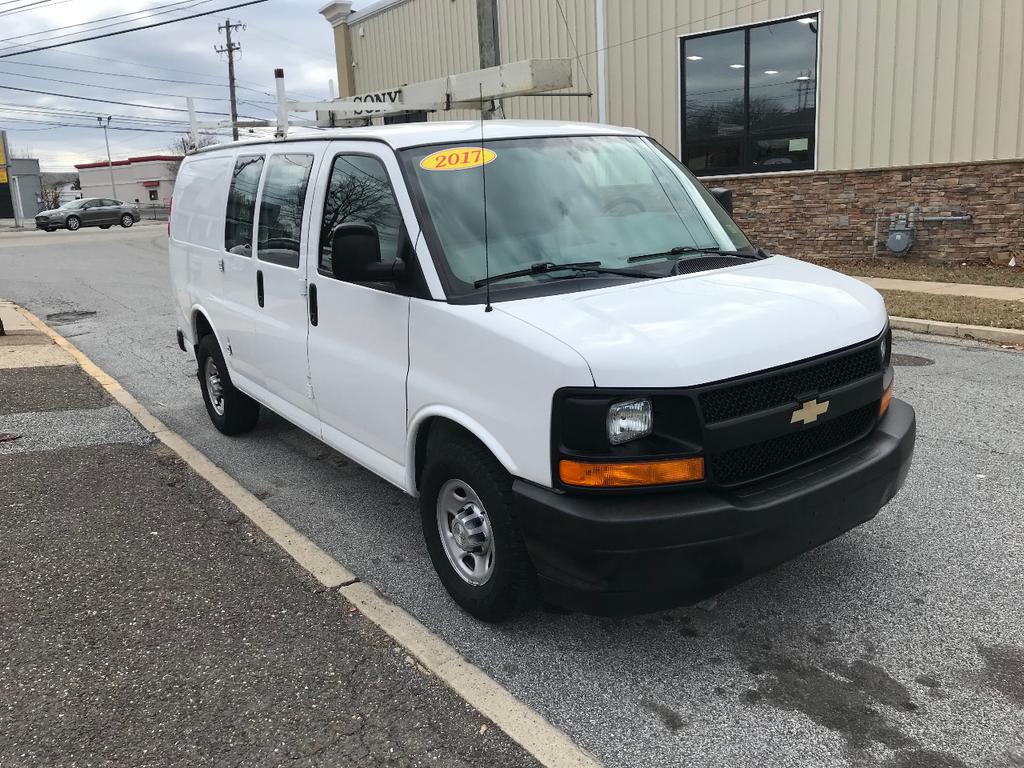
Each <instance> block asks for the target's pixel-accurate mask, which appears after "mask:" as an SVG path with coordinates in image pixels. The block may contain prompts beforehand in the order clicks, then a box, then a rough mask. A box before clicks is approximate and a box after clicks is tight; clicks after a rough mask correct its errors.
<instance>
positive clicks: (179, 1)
mask: <svg viewBox="0 0 1024 768" xmlns="http://www.w3.org/2000/svg"><path fill="white" fill-rule="evenodd" d="M212 1H213V0H176V2H173V3H167V4H166V5H157V6H154V7H152V8H140V9H139V10H137V11H129V12H128V13H118V14H116V15H114V16H103V17H102V18H99V19H90V20H89V21H80V22H78V23H77V24H66V25H64V26H62V27H53V28H52V29H42V30H39V31H38V32H24V33H22V34H20V35H15V36H14V37H4V38H0V43H9V42H10V41H11V40H21V39H22V38H24V37H39V36H42V35H48V34H50V33H51V32H61V31H63V30H65V29H71V28H72V27H87V26H89V25H91V24H99V23H100V22H101V21H110V20H111V19H121V18H124V17H125V16H137V15H138V14H140V13H147V12H148V11H158V13H154V14H153V16H159V15H161V14H163V13H171V11H164V10H160V9H162V8H171V6H182V5H185V6H189V7H194V6H195V5H198V4H201V3H204V2H205V3H209V2H212ZM190 4H191V5H190ZM173 10H187V9H186V8H180V7H178V8H175V9H173ZM144 18H152V16H147V17H144ZM134 21H141V19H134ZM127 23H128V22H126V21H120V22H117V24H127ZM117 24H108V25H107V26H110V27H116V26H117ZM96 29H104V27H94V28H93V29H89V30H82V31H83V32H84V31H88V32H95V31H96ZM73 34H80V33H73ZM69 36H70V35H60V37H69ZM21 45H29V43H16V44H15V45H14V46H13V47H15V48H17V47H19V46H21Z"/></svg>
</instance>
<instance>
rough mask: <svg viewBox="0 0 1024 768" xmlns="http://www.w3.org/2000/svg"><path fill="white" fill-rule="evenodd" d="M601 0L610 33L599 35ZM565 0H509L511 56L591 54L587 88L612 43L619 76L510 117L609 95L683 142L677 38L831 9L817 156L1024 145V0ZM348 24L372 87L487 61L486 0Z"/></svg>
mask: <svg viewBox="0 0 1024 768" xmlns="http://www.w3.org/2000/svg"><path fill="white" fill-rule="evenodd" d="M600 5H603V6H604V7H605V13H606V20H605V25H604V26H605V29H604V40H598V39H597V37H598V21H597V9H598V7H599V6H600ZM561 6H562V8H563V10H564V12H565V15H566V17H567V20H568V24H566V22H565V20H563V19H562V17H561V14H560V13H559V11H558V5H557V4H556V3H555V2H554V0H499V5H498V7H499V19H500V33H499V36H500V38H501V57H502V60H503V61H513V60H516V59H521V58H529V57H548V56H565V57H570V58H573V59H576V58H577V55H578V57H579V61H577V62H576V63H575V64H574V68H573V76H574V78H575V79H576V86H575V87H576V89H577V90H586V89H587V88H588V83H589V89H590V90H594V91H595V92H596V91H597V89H598V81H599V71H598V69H599V68H598V59H599V57H598V54H597V50H598V49H599V48H604V49H605V51H604V55H605V57H606V64H605V67H604V70H605V75H606V77H607V89H606V91H605V93H604V94H603V95H602V94H596V95H595V97H594V98H593V99H589V100H588V99H576V98H551V97H526V98H518V99H509V100H507V101H506V115H507V116H509V117H541V118H550V119H591V120H594V121H597V120H598V116H599V101H600V99H602V98H603V99H604V100H605V101H606V103H607V110H608V112H607V115H608V122H611V123H613V124H620V125H629V126H636V127H638V128H641V129H643V130H645V131H647V132H648V133H650V134H651V135H652V136H654V137H655V138H656V139H658V140H659V141H660V142H661V143H662V144H664V145H665V146H667V147H669V148H670V149H672V150H674V151H675V152H676V153H677V154H678V153H679V149H680V147H679V108H680V105H679V94H680V89H679V36H680V35H688V34H693V33H698V32H706V31H712V30H715V29H721V28H725V27H731V26H737V25H745V24H751V23H757V22H761V21H769V20H771V19H777V18H782V17H786V16H792V15H797V14H801V13H807V12H812V11H819V12H820V14H821V15H820V31H819V39H820V56H819V61H818V67H819V72H818V80H819V99H818V141H817V142H816V144H817V149H818V162H817V166H816V167H817V168H818V169H819V170H834V169H852V168H874V167H884V166H901V165H918V164H926V163H949V162H960V161H964V162H966V161H971V160H993V159H1009V158H1019V157H1022V156H1024V95H1022V89H1021V80H1022V77H1024V3H1022V2H1021V0H753V2H751V0H686V1H685V2H683V1H682V0H561ZM350 27H351V31H352V46H353V51H354V59H355V61H356V63H357V66H356V68H355V73H356V75H355V78H356V90H357V91H358V92H365V91H368V90H377V89H381V88H387V87H393V86H395V85H399V84H401V83H404V82H412V81H416V80H427V79H431V78H435V77H442V76H444V75H447V74H450V73H454V72H462V71H467V70H472V69H477V68H478V66H479V57H478V54H477V34H476V10H475V0H409V2H405V3H398V4H395V5H392V6H390V7H387V8H385V9H384V10H382V11H381V12H379V13H376V14H373V15H370V16H368V17H367V18H365V20H361V19H360V15H359V14H356V15H355V16H354V17H353V21H352V23H351V24H350ZM360 29H362V30H363V32H364V34H363V36H360V34H359V31H360ZM570 33H571V34H570ZM570 36H571V38H572V42H570ZM573 43H575V45H573ZM455 116H456V115H455V114H454V113H453V114H451V115H449V117H455ZM458 117H464V115H462V114H460V115H458Z"/></svg>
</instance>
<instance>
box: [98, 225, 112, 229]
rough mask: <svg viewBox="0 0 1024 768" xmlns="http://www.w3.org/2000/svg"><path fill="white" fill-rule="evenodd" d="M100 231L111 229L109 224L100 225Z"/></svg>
mask: <svg viewBox="0 0 1024 768" xmlns="http://www.w3.org/2000/svg"><path fill="white" fill-rule="evenodd" d="M100 229H110V225H109V224H100Z"/></svg>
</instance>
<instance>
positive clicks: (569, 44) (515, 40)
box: [498, 0, 598, 122]
mask: <svg viewBox="0 0 1024 768" xmlns="http://www.w3.org/2000/svg"><path fill="white" fill-rule="evenodd" d="M563 14H564V18H563ZM498 21H499V30H500V31H499V35H498V36H499V41H500V44H501V60H502V61H506V62H507V61H519V60H521V59H556V58H568V59H572V60H573V64H572V79H573V87H572V91H573V92H574V93H583V92H592V93H594V95H593V96H592V97H590V98H586V97H583V96H565V97H551V96H520V97H517V98H512V99H505V100H504V108H505V117H508V118H518V119H528V120H583V121H587V122H597V120H598V104H597V93H596V90H597V57H596V56H594V55H590V56H584V55H583V54H585V53H586V52H587V51H592V50H593V49H594V48H595V47H596V45H595V42H594V41H595V39H596V36H597V17H596V15H595V3H594V0H498Z"/></svg>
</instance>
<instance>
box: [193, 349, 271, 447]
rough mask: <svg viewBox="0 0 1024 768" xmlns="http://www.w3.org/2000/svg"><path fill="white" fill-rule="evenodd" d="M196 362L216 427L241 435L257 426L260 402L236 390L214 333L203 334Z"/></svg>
mask: <svg viewBox="0 0 1024 768" xmlns="http://www.w3.org/2000/svg"><path fill="white" fill-rule="evenodd" d="M196 361H197V362H198V363H199V386H200V388H201V389H202V390H203V401H204V402H205V403H206V412H207V413H208V414H209V415H210V421H212V422H213V426H215V427H216V428H217V429H219V430H220V431H221V432H223V433H224V434H225V435H240V434H242V433H243V432H248V431H249V430H251V429H252V428H253V427H255V426H256V422H257V421H258V420H259V417H260V404H259V403H257V402H256V401H255V400H253V399H252V398H251V397H249V396H248V395H246V394H244V393H242V392H239V391H238V390H237V389H235V385H234V384H232V383H231V376H230V375H229V374H228V366H227V363H225V362H224V355H223V353H222V352H221V351H220V345H219V344H217V339H216V338H214V336H213V334H207V335H206V336H203V338H202V340H201V341H200V342H199V348H198V349H197V350H196Z"/></svg>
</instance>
